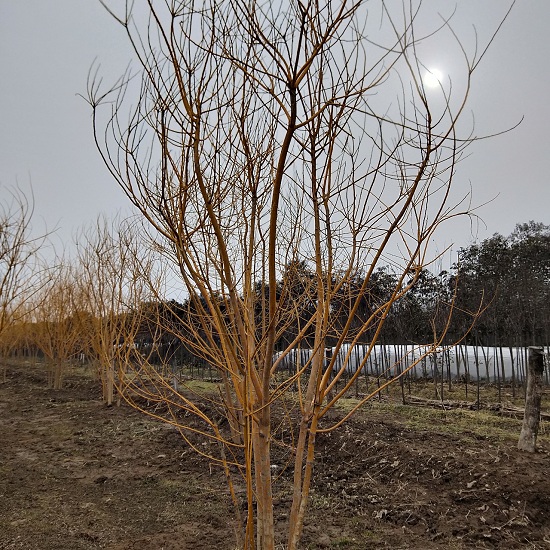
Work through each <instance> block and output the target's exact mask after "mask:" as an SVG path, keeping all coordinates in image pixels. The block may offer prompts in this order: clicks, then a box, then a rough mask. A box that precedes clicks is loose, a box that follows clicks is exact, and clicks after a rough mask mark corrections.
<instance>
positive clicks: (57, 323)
mask: <svg viewBox="0 0 550 550" xmlns="http://www.w3.org/2000/svg"><path fill="white" fill-rule="evenodd" d="M80 298H81V297H80V294H79V291H78V286H77V284H76V279H75V272H74V268H73V267H72V266H70V265H66V264H63V263H61V264H60V265H58V266H57V267H56V269H55V273H52V276H51V278H50V279H49V280H48V281H47V283H46V284H45V285H44V286H43V288H42V289H41V291H40V292H39V293H37V294H36V296H35V297H34V300H35V305H34V306H33V308H32V316H33V317H34V320H35V325H34V329H35V330H34V338H35V342H36V345H37V346H38V348H39V349H40V350H41V351H42V353H43V354H44V357H45V359H46V366H47V370H48V385H49V386H50V387H52V388H53V389H56V390H57V389H61V388H62V386H63V380H64V377H65V374H66V370H67V368H68V365H69V363H70V361H72V360H74V359H75V357H76V356H77V355H78V353H79V351H80V350H79V339H80V334H81V327H80V317H79V312H80V310H81V305H80V303H81V299H80Z"/></svg>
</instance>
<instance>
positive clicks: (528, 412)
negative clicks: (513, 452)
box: [518, 346, 544, 453]
mask: <svg viewBox="0 0 550 550" xmlns="http://www.w3.org/2000/svg"><path fill="white" fill-rule="evenodd" d="M543 374H544V349H543V348H539V347H535V346H530V347H529V360H528V364H527V392H526V396H525V415H524V417H523V426H522V427H521V433H520V436H519V441H518V449H519V450H520V451H527V452H529V453H534V452H535V446H536V443H537V434H538V431H539V421H540V402H541V397H542V376H543Z"/></svg>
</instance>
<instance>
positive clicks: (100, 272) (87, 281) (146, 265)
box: [77, 216, 152, 405]
mask: <svg viewBox="0 0 550 550" xmlns="http://www.w3.org/2000/svg"><path fill="white" fill-rule="evenodd" d="M77 249H78V269H79V277H78V284H79V288H80V293H81V296H82V299H83V302H82V307H83V311H82V314H83V315H84V317H85V318H86V327H85V329H86V335H85V337H86V338H87V343H88V348H89V350H90V351H91V353H92V354H93V356H94V358H95V359H96V361H97V371H98V375H99V379H100V380H101V385H102V392H103V400H104V401H105V403H106V404H107V405H112V404H113V401H114V397H115V389H116V386H117V385H118V384H119V383H120V376H121V375H123V370H124V368H125V363H126V361H127V360H129V359H128V357H122V356H121V354H125V353H126V351H127V349H130V348H131V346H132V344H133V342H134V338H135V335H136V333H137V331H139V328H140V317H139V311H140V307H141V302H142V301H144V300H145V299H146V297H147V296H148V294H146V292H147V290H148V288H149V281H150V279H151V277H150V272H151V258H152V256H151V253H150V252H149V251H148V249H147V247H146V246H145V242H144V241H142V240H141V239H140V238H139V233H138V227H137V226H136V225H135V224H133V223H132V221H131V220H123V221H122V222H119V221H116V220H115V221H114V222H109V221H108V220H106V219H105V218H104V217H103V216H100V217H99V218H98V219H97V221H96V223H95V224H94V225H93V226H90V227H89V228H87V229H85V230H83V231H81V233H80V234H79V235H78V238H77ZM145 274H147V275H145Z"/></svg>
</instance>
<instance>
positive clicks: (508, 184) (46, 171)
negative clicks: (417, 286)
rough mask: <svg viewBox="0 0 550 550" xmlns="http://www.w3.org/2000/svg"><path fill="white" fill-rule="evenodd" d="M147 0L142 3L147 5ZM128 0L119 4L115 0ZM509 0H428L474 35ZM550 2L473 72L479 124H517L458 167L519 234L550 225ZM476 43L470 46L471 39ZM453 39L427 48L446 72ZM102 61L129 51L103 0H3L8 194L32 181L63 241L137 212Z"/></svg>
mask: <svg viewBox="0 0 550 550" xmlns="http://www.w3.org/2000/svg"><path fill="white" fill-rule="evenodd" d="M138 3H139V2H138ZM117 4H118V5H120V4H121V2H120V1H118V2H117ZM508 5H509V2H507V0H458V1H457V2H451V1H447V0H426V1H425V8H427V9H425V10H424V11H426V12H428V15H430V13H429V12H433V16H434V17H435V16H436V12H437V11H442V12H443V13H449V12H450V11H452V9H453V8H454V7H455V6H456V8H457V13H456V16H455V18H454V19H453V25H454V28H455V30H456V31H457V33H458V34H459V35H461V34H462V35H463V36H465V37H466V38H467V39H471V37H472V36H473V33H472V30H471V29H472V25H476V26H477V28H478V32H479V34H480V36H481V37H482V38H483V37H486V36H488V33H490V32H491V31H492V30H493V29H494V27H495V25H496V24H497V23H498V19H499V17H500V16H502V15H504V13H505V12H506V10H507V6H508ZM549 24H550V1H549V0H518V1H517V3H516V6H515V8H514V9H513V11H512V14H511V16H510V18H509V19H508V21H507V22H506V23H505V24H504V26H503V28H502V31H501V33H500V34H499V35H498V37H497V39H496V40H495V42H494V44H493V46H492V48H491V50H490V51H489V53H488V55H487V57H486V59H485V60H484V62H483V64H482V65H481V67H480V70H479V72H478V73H477V76H476V79H475V81H474V88H473V92H472V96H471V99H472V101H471V102H470V105H469V108H470V110H472V111H473V112H474V114H475V117H476V133H478V134H483V133H491V132H498V131H502V130H504V129H506V128H507V127H510V126H512V125H514V124H515V123H517V122H518V121H519V120H520V119H521V117H524V121H523V123H522V124H521V125H520V127H519V128H518V129H516V130H514V131H513V132H511V133H509V134H506V135H504V136H500V137H496V138H494V139H492V140H489V141H484V142H479V143H477V144H475V145H474V146H473V147H472V148H471V149H470V153H471V156H470V157H469V158H468V159H467V160H465V161H464V162H463V163H461V164H460V165H459V166H458V174H457V185H461V186H463V187H464V189H467V188H468V187H469V185H470V184H471V187H472V190H473V202H474V204H482V203H485V202H487V201H489V200H491V199H494V200H493V201H492V202H490V203H489V204H487V205H486V206H485V207H483V208H482V209H481V210H479V214H480V216H481V217H482V218H483V220H484V222H485V224H486V225H487V228H485V227H484V226H481V227H480V228H479V231H478V232H477V238H479V239H482V238H485V237H487V236H490V235H492V234H493V233H495V232H499V233H502V234H504V235H507V234H509V233H510V232H511V231H512V230H513V228H514V226H515V224H516V223H518V222H526V221H529V220H531V219H533V220H535V221H540V222H543V223H546V224H549V223H550V216H549V213H548V211H549V210H548V209H549V205H550V185H549V178H548V175H547V159H548V156H549V146H550V139H549V137H548V136H549V130H548V128H549V126H550V107H549V103H550V70H549V59H548V58H549V57H550V42H549V40H548V26H549ZM466 46H472V44H471V43H470V44H468V42H466ZM445 54H446V48H445V46H444V45H443V44H442V46H441V48H440V51H438V49H437V48H436V49H434V51H431V52H429V57H430V60H429V62H430V63H433V64H434V66H439V67H441V68H442V69H443V70H445V65H446V64H447V65H448V63H449V61H448V59H446V57H445ZM96 58H97V59H98V60H99V62H100V63H101V65H102V68H103V71H104V73H105V74H106V78H107V80H108V79H109V78H113V77H115V76H116V75H118V74H119V73H121V72H122V71H123V70H124V68H125V67H126V64H127V62H128V61H129V60H130V58H131V52H130V50H129V47H128V44H127V42H126V40H125V36H124V34H123V32H122V31H121V28H120V27H119V26H118V25H117V24H116V23H115V22H114V21H113V20H112V19H111V18H110V17H109V16H108V14H107V13H106V12H105V10H104V9H103V8H102V7H101V5H100V3H99V2H98V1H96V0H0V65H1V76H0V98H1V101H0V197H1V196H5V193H6V188H7V187H9V186H13V185H15V184H16V183H17V184H19V186H20V187H22V188H23V189H28V187H29V184H32V188H33V190H34V195H35V202H36V215H37V222H39V223H46V224H47V226H48V228H49V229H52V228H54V227H57V228H58V234H59V238H60V239H61V240H66V241H68V240H70V237H71V235H72V233H73V232H74V231H75V230H76V228H78V227H79V226H81V225H82V224H84V223H88V222H91V221H93V220H94V219H95V218H96V216H97V214H98V213H99V212H104V213H106V214H107V215H109V216H111V215H114V214H115V213H116V212H118V211H122V212H125V211H126V212H127V211H128V205H127V201H126V199H125V198H124V197H123V195H122V193H121V192H120V191H119V189H118V188H117V186H116V184H115V183H114V182H113V181H112V179H111V178H110V176H109V174H108V173H107V171H106V169H105V168H104V166H103V165H102V163H101V161H100V158H99V156H98V154H97V152H96V150H95V147H94V145H93V142H92V132H91V120H90V108H89V106H88V105H87V104H86V103H85V101H84V100H83V99H82V98H80V97H78V95H77V94H78V93H82V94H84V95H85V91H86V77H87V73H88V69H89V67H90V65H91V64H92V62H93V61H94V59H96ZM475 237H476V235H472V233H471V232H470V228H469V224H468V223H467V222H466V221H463V222H462V223H460V224H454V225H452V226H449V228H448V229H447V230H443V231H442V232H441V233H440V237H439V239H440V241H439V242H438V246H439V247H441V248H443V247H445V246H447V245H449V244H450V243H451V242H454V243H455V247H459V246H464V245H467V244H469V243H470V242H472V240H473V239H474V238H475Z"/></svg>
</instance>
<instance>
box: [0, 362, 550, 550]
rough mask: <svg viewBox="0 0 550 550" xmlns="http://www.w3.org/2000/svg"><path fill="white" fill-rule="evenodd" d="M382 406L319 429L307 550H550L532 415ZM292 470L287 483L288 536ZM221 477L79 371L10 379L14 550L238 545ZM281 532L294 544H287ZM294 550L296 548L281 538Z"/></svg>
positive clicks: (7, 469) (174, 435)
mask: <svg viewBox="0 0 550 550" xmlns="http://www.w3.org/2000/svg"><path fill="white" fill-rule="evenodd" d="M477 414H478V416H476V413H472V414H471V415H470V416H468V415H467V414H466V413H464V412H460V411H451V412H449V413H442V412H440V411H437V412H436V411H433V412H432V411H426V410H425V409H418V408H413V407H403V406H393V405H388V404H382V405H380V404H377V403H374V404H373V406H372V407H370V408H368V409H367V410H365V411H364V412H363V413H361V416H358V417H356V418H355V419H354V420H353V421H352V422H351V423H348V424H347V425H346V426H345V427H344V428H342V429H341V430H339V431H337V432H335V433H332V434H331V435H326V436H320V437H319V439H318V453H317V464H316V482H315V485H314V488H313V492H312V495H311V504H310V512H309V515H308V519H307V524H306V526H305V529H304V537H303V548H304V549H315V548H346V549H371V548H372V549H381V548H392V549H419V550H420V549H422V550H425V549H435V548H445V549H471V548H506V549H514V548H533V549H538V548H541V549H542V548H550V475H549V474H550V467H549V466H550V456H549V451H550V444H549V441H550V436H549V435H548V434H547V433H546V429H547V428H546V426H544V425H543V426H542V434H541V437H540V438H539V441H540V443H541V445H540V449H539V452H537V453H536V454H534V455H529V454H523V453H520V452H518V451H517V450H516V448H515V444H516V441H517V434H519V427H520V421H519V420H512V419H504V418H500V417H498V416H496V414H494V413H491V416H488V415H487V414H482V413H477ZM290 483H291V474H290V472H282V473H281V477H280V479H279V482H278V485H277V491H278V492H277V494H276V501H275V505H276V514H277V517H278V518H279V519H278V526H277V528H278V531H279V532H280V533H283V532H284V530H285V525H284V524H285V521H286V520H285V517H287V516H286V514H287V513H288V508H289V503H290V488H291V486H290ZM232 517H233V516H232V509H231V504H230V501H229V499H228V497H227V494H226V490H225V481H224V477H223V475H222V472H220V471H219V469H217V468H216V467H214V466H212V465H210V464H208V463H207V462H206V461H205V459H201V458H200V457H199V456H198V455H196V454H195V453H194V452H193V451H192V450H190V449H189V448H187V447H186V446H185V445H184V443H183V442H182V440H181V438H180V436H179V434H178V432H177V431H176V430H174V429H173V428H171V427H170V426H168V425H165V424H162V423H160V422H157V421H155V420H154V419H151V418H149V417H146V416H145V415H143V414H142V413H139V412H137V411H134V410H132V409H130V408H129V407H128V406H122V407H112V408H107V407H105V406H104V405H103V404H102V402H101V399H100V395H99V391H98V388H97V386H96V384H95V383H94V382H93V381H92V380H90V379H89V378H88V377H86V376H84V375H77V374H75V375H72V376H70V377H69V378H68V379H67V381H66V384H65V388H64V389H63V390H60V391H54V390H49V389H46V384H45V376H44V374H43V372H42V371H40V370H39V369H37V368H35V367H31V366H19V367H10V368H9V370H8V376H7V382H6V383H4V384H0V549H6V550H7V549H16V548H17V549H32V550H50V549H52V550H53V549H56V550H64V549H66V550H69V549H70V550H78V549H95V548H109V549H113V550H130V549H136V550H137V549H142V548H147V549H151V550H155V549H166V550H175V549H199V550H200V549H206V548H208V549H222V550H225V549H228V550H233V549H235V548H236V542H235V541H236V538H235V534H234V523H233V520H232ZM282 542H283V541H282V540H281V543H282ZM280 547H281V548H283V545H282V544H281V546H280Z"/></svg>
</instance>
